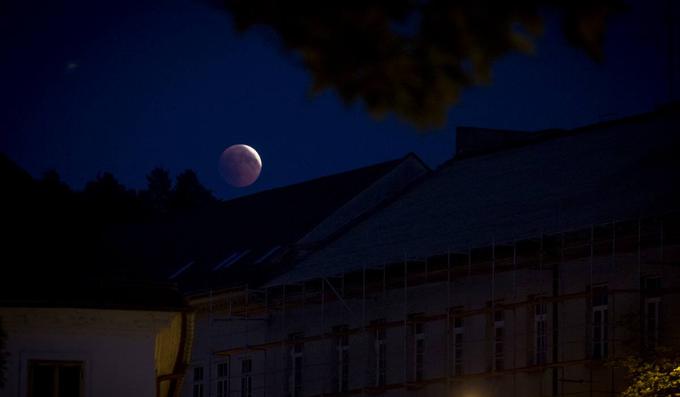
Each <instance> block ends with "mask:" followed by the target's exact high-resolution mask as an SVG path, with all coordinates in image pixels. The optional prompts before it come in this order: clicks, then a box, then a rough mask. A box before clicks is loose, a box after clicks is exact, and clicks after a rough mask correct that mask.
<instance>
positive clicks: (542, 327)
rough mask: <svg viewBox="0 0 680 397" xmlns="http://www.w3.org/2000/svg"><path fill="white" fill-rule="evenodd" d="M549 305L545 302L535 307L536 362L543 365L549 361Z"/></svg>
mask: <svg viewBox="0 0 680 397" xmlns="http://www.w3.org/2000/svg"><path fill="white" fill-rule="evenodd" d="M546 313H547V307H546V304H545V303H538V304H537V305H536V306H535V307H534V364H537V365H541V364H545V363H546V361H547V353H548V344H547V324H546Z"/></svg>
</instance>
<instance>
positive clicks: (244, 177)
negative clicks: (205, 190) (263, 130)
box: [219, 144, 262, 187]
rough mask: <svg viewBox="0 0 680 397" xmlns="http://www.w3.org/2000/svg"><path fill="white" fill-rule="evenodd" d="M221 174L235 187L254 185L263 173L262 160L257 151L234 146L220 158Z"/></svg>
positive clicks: (227, 149) (242, 146) (244, 146)
mask: <svg viewBox="0 0 680 397" xmlns="http://www.w3.org/2000/svg"><path fill="white" fill-rule="evenodd" d="M219 168H220V174H222V177H223V178H224V180H225V181H227V183H228V184H230V185H232V186H234V187H246V186H250V185H252V184H253V183H254V182H255V181H256V180H257V178H258V177H259V176H260V171H262V160H261V159H260V155H259V154H257V152H256V151H255V149H253V148H252V147H250V146H248V145H242V144H238V145H232V146H229V147H228V148H226V149H225V150H224V152H222V155H221V156H220V164H219Z"/></svg>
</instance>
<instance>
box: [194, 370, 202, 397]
mask: <svg viewBox="0 0 680 397" xmlns="http://www.w3.org/2000/svg"><path fill="white" fill-rule="evenodd" d="M193 381H194V384H193V387H192V390H193V392H192V393H193V397H203V367H194V377H193Z"/></svg>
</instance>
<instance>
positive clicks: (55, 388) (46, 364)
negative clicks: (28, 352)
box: [28, 360, 83, 397]
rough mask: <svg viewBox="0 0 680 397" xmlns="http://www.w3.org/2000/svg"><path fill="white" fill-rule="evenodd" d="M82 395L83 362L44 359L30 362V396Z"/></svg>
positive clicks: (72, 396) (76, 396)
mask: <svg viewBox="0 0 680 397" xmlns="http://www.w3.org/2000/svg"><path fill="white" fill-rule="evenodd" d="M82 395H83V363H82V362H79V361H43V360H31V361H29V362H28V396H29V397H80V396H82Z"/></svg>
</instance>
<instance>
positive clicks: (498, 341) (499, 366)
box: [493, 310, 505, 371]
mask: <svg viewBox="0 0 680 397" xmlns="http://www.w3.org/2000/svg"><path fill="white" fill-rule="evenodd" d="M493 332H494V339H493V345H494V349H493V351H494V356H493V370H494V371H502V370H503V368H504V364H505V352H504V345H503V343H504V341H505V318H504V313H503V310H496V311H494V314H493Z"/></svg>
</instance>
